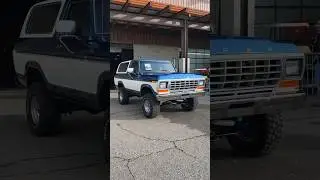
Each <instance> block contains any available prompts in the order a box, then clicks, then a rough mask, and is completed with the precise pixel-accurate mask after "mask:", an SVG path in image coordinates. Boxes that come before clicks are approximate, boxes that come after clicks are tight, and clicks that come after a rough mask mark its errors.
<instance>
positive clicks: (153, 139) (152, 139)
mask: <svg viewBox="0 0 320 180" xmlns="http://www.w3.org/2000/svg"><path fill="white" fill-rule="evenodd" d="M117 126H119V128H120V129H122V130H124V131H126V132H128V133H130V134H132V135H135V136H138V137H141V138H144V139H148V140H151V141H164V142H171V143H172V142H177V141H186V140H191V139H195V138H199V137H204V136H208V135H207V134H202V135H198V136H193V137H189V138H185V139H177V140H167V139H161V138H150V137H146V136H143V135H141V134H137V133H135V132H133V131H131V130H129V129H126V128H124V127H122V126H121V124H119V123H117Z"/></svg>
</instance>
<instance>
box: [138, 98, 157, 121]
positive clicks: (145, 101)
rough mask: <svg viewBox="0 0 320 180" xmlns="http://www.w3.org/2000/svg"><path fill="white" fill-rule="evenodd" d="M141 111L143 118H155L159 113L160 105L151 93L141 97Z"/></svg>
mask: <svg viewBox="0 0 320 180" xmlns="http://www.w3.org/2000/svg"><path fill="white" fill-rule="evenodd" d="M142 111H143V114H144V116H145V117H147V118H155V117H157V116H158V114H159V112H160V103H159V102H158V101H157V99H156V97H154V96H153V95H152V94H151V93H147V94H145V95H143V98H142Z"/></svg>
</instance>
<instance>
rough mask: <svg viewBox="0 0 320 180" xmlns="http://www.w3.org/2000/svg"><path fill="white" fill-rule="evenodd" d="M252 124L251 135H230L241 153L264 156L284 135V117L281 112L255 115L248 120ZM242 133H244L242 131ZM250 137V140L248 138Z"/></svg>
mask: <svg viewBox="0 0 320 180" xmlns="http://www.w3.org/2000/svg"><path fill="white" fill-rule="evenodd" d="M246 123H247V124H248V125H249V126H250V130H249V131H250V133H249V135H245V137H246V138H243V137H244V136H241V135H234V136H228V141H229V143H230V145H231V146H232V148H233V149H234V151H235V152H236V153H239V154H241V155H248V156H263V155H268V154H270V153H271V152H272V150H274V148H275V147H276V145H277V144H278V143H279V141H280V139H281V136H282V129H283V119H282V116H281V114H280V113H276V114H270V115H261V116H253V117H252V118H250V119H248V120H246ZM240 133H244V131H243V132H241V131H240ZM248 139H250V140H248Z"/></svg>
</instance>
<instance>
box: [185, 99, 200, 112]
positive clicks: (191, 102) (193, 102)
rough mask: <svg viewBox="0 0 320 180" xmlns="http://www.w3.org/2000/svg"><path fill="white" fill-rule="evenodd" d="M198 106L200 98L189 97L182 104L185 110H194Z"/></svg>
mask: <svg viewBox="0 0 320 180" xmlns="http://www.w3.org/2000/svg"><path fill="white" fill-rule="evenodd" d="M197 106H198V98H188V99H186V100H185V101H184V102H183V103H182V104H181V107H182V109H183V110H185V111H194V110H195V109H197Z"/></svg>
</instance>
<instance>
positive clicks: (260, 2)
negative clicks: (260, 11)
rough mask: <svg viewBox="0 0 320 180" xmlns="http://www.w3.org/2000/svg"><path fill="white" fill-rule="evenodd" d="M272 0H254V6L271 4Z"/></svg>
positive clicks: (272, 3)
mask: <svg viewBox="0 0 320 180" xmlns="http://www.w3.org/2000/svg"><path fill="white" fill-rule="evenodd" d="M273 5H274V0H256V6H273Z"/></svg>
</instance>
